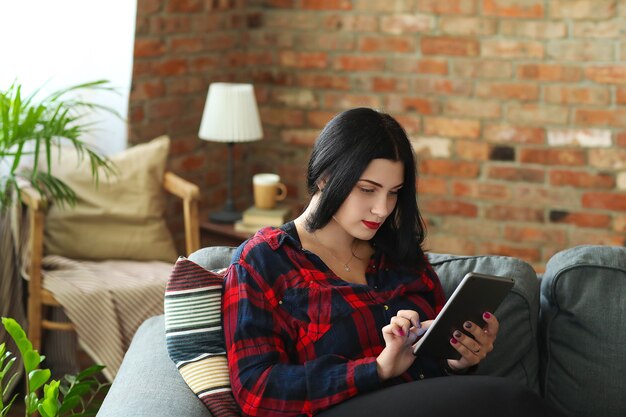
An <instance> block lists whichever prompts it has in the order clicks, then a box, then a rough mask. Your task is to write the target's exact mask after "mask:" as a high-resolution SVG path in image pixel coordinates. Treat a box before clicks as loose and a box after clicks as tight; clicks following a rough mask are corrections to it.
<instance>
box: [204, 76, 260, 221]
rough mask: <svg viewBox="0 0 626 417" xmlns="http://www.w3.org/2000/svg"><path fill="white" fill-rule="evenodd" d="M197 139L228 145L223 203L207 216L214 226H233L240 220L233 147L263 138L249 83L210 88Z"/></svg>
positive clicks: (215, 85) (213, 84)
mask: <svg viewBox="0 0 626 417" xmlns="http://www.w3.org/2000/svg"><path fill="white" fill-rule="evenodd" d="M198 136H199V137H200V139H203V140H208V141H212V142H224V143H226V144H228V177H227V181H228V184H227V190H226V192H227V195H226V196H227V197H226V204H225V206H224V209H223V210H222V211H219V212H216V213H211V214H209V220H211V221H213V222H215V223H234V222H236V221H237V220H239V219H241V213H239V212H238V211H237V210H235V205H234V203H233V198H232V194H233V146H234V144H235V142H252V141H255V140H259V139H261V138H262V137H263V130H262V128H261V119H260V118H259V110H258V108H257V105H256V99H255V97H254V89H253V87H252V84H234V83H212V84H211V85H210V86H209V94H208V95H207V99H206V104H205V105H204V113H203V114H202V122H201V123H200V131H199V132H198Z"/></svg>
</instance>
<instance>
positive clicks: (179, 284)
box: [165, 257, 240, 417]
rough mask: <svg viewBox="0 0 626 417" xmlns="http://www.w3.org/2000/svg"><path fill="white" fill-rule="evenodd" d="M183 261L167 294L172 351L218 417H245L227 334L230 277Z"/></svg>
mask: <svg viewBox="0 0 626 417" xmlns="http://www.w3.org/2000/svg"><path fill="white" fill-rule="evenodd" d="M225 271H226V270H225V269H222V270H219V271H215V272H212V271H208V270H206V269H204V268H203V267H201V266H200V265H198V264H196V263H195V262H192V261H190V260H189V259H186V258H183V257H181V258H179V259H178V261H176V265H174V270H173V271H172V274H171V275H170V279H169V281H168V283H167V287H166V289H165V339H166V345H167V351H168V354H169V356H170V358H171V359H172V361H174V363H175V364H176V367H177V368H178V371H179V372H180V374H181V376H182V377H183V379H184V380H185V382H186V383H187V385H189V388H191V390H192V391H193V392H194V394H196V395H197V396H198V398H199V399H200V400H201V401H202V403H204V405H205V406H206V407H207V408H208V409H209V411H210V412H211V414H212V415H213V416H215V417H227V416H239V415H240V412H239V407H238V405H237V403H236V402H235V399H234V398H233V396H232V390H231V388H230V380H229V377H228V363H227V359H226V350H225V345H224V333H223V330H222V291H223V285H224V272H225Z"/></svg>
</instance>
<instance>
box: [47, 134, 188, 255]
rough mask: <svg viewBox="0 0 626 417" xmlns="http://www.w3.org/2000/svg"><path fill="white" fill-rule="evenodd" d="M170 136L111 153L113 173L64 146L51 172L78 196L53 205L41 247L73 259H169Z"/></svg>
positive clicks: (170, 238)
mask: <svg viewBox="0 0 626 417" xmlns="http://www.w3.org/2000/svg"><path fill="white" fill-rule="evenodd" d="M169 145H170V140H169V138H168V137H167V136H161V137H159V138H157V139H154V140H152V141H151V142H148V143H145V144H141V145H137V146H134V147H132V148H130V149H127V150H125V151H123V152H122V153H120V154H118V155H114V156H112V157H111V160H112V161H113V162H114V164H115V166H116V169H117V171H118V175H117V176H115V175H113V176H109V177H108V178H107V177H106V175H104V174H101V175H100V182H99V184H98V185H97V186H96V185H95V184H94V183H93V181H92V179H91V168H90V165H89V161H88V160H87V159H85V160H84V161H82V162H80V163H79V162H78V156H77V154H76V152H74V151H72V149H71V148H64V149H63V150H62V153H61V158H52V173H53V175H55V176H57V177H59V178H60V179H61V180H63V181H65V182H66V183H67V184H68V185H69V186H70V187H71V188H72V189H73V190H74V191H75V192H76V194H77V197H78V201H77V204H76V206H75V207H70V206H68V205H66V206H65V207H60V206H57V205H54V204H53V205H52V206H51V207H50V210H49V211H48V214H47V217H46V227H45V240H44V251H45V253H46V254H51V255H62V256H65V257H68V258H74V259H92V260H100V259H133V260H162V261H166V262H174V261H175V260H176V256H177V254H176V250H175V248H174V242H173V240H172V236H171V234H170V232H169V230H168V229H167V226H166V224H165V220H164V218H163V212H164V209H165V201H164V194H163V187H162V184H163V173H164V171H165V164H166V160H167V155H168V152H169Z"/></svg>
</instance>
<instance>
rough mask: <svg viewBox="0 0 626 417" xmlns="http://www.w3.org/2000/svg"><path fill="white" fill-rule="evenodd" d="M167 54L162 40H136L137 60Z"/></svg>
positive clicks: (135, 54)
mask: <svg viewBox="0 0 626 417" xmlns="http://www.w3.org/2000/svg"><path fill="white" fill-rule="evenodd" d="M164 52H165V43H163V41H162V40H160V39H137V40H135V52H134V56H135V58H145V57H154V56H161V55H163V53H164Z"/></svg>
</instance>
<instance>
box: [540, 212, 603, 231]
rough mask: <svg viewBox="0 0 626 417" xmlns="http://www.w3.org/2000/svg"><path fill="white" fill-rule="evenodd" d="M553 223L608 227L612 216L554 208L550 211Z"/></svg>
mask: <svg viewBox="0 0 626 417" xmlns="http://www.w3.org/2000/svg"><path fill="white" fill-rule="evenodd" d="M550 221H551V222H552V223H564V224H573V225H575V226H578V227H596V228H603V229H605V228H608V227H609V226H610V225H611V216H609V215H606V214H591V213H583V212H578V213H570V212H567V211H558V210H552V211H551V212H550Z"/></svg>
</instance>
